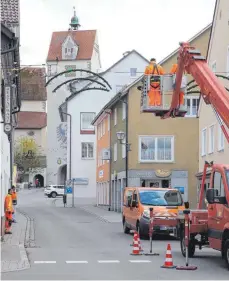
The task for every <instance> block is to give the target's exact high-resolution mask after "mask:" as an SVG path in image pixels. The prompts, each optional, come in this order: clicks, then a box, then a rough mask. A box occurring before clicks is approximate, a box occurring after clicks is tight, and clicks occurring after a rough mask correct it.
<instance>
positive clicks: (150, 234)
mask: <svg viewBox="0 0 229 281" xmlns="http://www.w3.org/2000/svg"><path fill="white" fill-rule="evenodd" d="M149 210H150V222H149V239H150V252H149V253H146V254H145V256H159V253H153V208H150V209H149Z"/></svg>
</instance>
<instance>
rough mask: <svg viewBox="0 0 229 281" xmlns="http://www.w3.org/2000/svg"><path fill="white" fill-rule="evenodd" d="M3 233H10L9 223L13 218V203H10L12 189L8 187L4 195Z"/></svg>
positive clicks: (10, 223)
mask: <svg viewBox="0 0 229 281" xmlns="http://www.w3.org/2000/svg"><path fill="white" fill-rule="evenodd" d="M4 205H5V206H4V209H5V234H12V232H11V225H12V219H13V203H12V189H11V188H10V189H8V194H7V195H6V197H5V204H4Z"/></svg>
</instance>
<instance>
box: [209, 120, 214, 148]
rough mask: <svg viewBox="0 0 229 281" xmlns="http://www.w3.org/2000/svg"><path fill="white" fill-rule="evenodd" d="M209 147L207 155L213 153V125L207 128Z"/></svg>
mask: <svg viewBox="0 0 229 281" xmlns="http://www.w3.org/2000/svg"><path fill="white" fill-rule="evenodd" d="M208 144H209V146H208V153H213V152H214V125H212V126H210V127H209V143H208Z"/></svg>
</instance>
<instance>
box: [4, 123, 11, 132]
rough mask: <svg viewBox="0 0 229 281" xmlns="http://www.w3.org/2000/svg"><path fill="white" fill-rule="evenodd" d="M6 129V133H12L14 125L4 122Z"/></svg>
mask: <svg viewBox="0 0 229 281" xmlns="http://www.w3.org/2000/svg"><path fill="white" fill-rule="evenodd" d="M4 131H5V133H10V132H11V131H12V125H11V124H4Z"/></svg>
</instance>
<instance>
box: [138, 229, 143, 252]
mask: <svg viewBox="0 0 229 281" xmlns="http://www.w3.org/2000/svg"><path fill="white" fill-rule="evenodd" d="M137 235H138V247H139V251H140V252H143V249H142V246H141V240H140V237H139V234H138V233H137Z"/></svg>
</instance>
